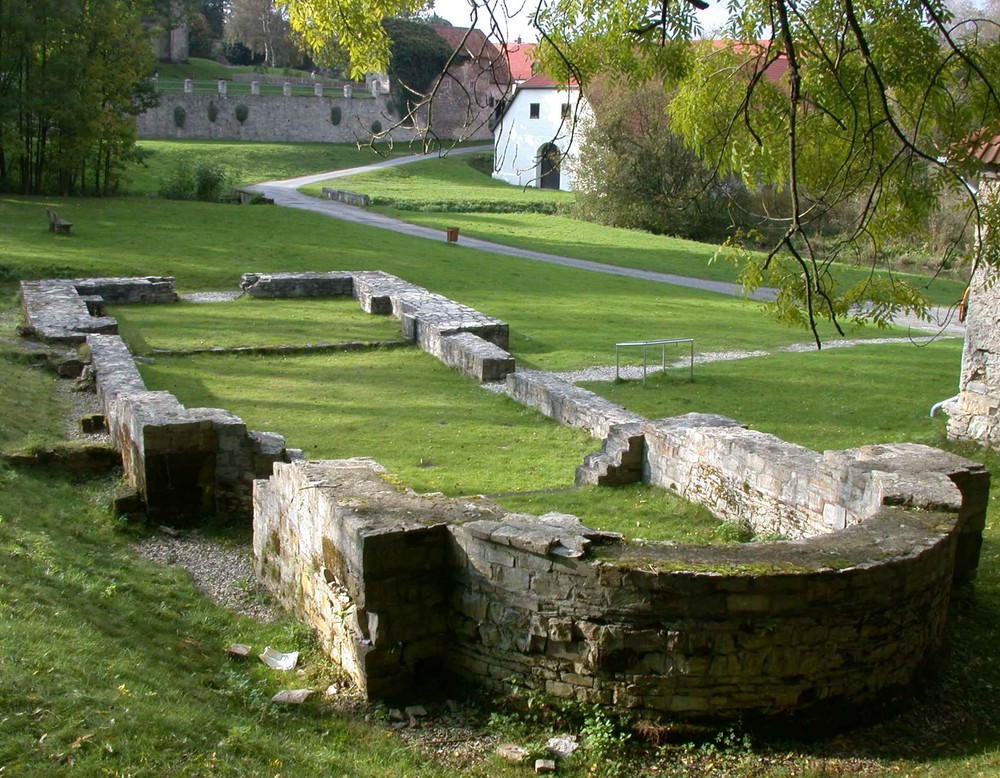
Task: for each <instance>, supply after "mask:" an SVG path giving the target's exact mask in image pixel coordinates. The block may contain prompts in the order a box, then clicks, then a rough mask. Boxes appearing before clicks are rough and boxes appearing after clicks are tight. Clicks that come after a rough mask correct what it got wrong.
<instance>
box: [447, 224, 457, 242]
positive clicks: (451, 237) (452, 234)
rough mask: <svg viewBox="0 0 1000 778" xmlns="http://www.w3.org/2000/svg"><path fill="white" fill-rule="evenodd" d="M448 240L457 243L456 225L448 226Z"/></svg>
mask: <svg viewBox="0 0 1000 778" xmlns="http://www.w3.org/2000/svg"><path fill="white" fill-rule="evenodd" d="M448 242H449V243H458V227H449V228H448Z"/></svg>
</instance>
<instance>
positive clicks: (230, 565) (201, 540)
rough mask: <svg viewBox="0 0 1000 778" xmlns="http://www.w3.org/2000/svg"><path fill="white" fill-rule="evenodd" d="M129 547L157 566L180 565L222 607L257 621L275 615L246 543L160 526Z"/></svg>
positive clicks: (275, 608)
mask: <svg viewBox="0 0 1000 778" xmlns="http://www.w3.org/2000/svg"><path fill="white" fill-rule="evenodd" d="M132 550H133V551H134V552H135V553H136V554H138V555H139V556H141V557H143V558H144V559H149V560H151V561H153V562H157V563H159V564H161V565H169V566H171V567H183V568H184V569H185V570H187V571H188V572H189V573H190V574H191V577H192V578H193V579H194V583H195V586H197V587H198V589H199V590H200V591H201V592H202V593H203V594H205V595H206V596H207V597H208V598H209V599H211V600H212V601H213V602H215V603H216V604H218V605H221V606H222V607H224V608H228V609H229V610H231V611H235V612H237V613H242V614H243V615H244V616H249V617H250V618H252V619H258V620H260V621H271V620H273V619H274V618H275V617H276V616H277V613H278V608H277V606H276V605H275V603H274V601H273V600H272V599H271V596H270V595H269V594H268V593H267V592H266V591H265V590H264V589H263V587H261V585H260V584H259V583H257V579H256V578H255V577H254V574H253V566H252V565H251V563H250V548H249V547H248V546H231V545H228V544H224V543H220V542H219V541H215V540H209V539H208V538H205V537H202V536H201V535H199V534H198V533H197V532H193V531H192V532H175V531H173V530H166V529H164V530H161V533H160V534H159V535H154V536H153V537H150V538H146V539H145V540H142V541H140V542H139V543H135V544H133V545H132Z"/></svg>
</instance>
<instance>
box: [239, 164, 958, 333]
mask: <svg viewBox="0 0 1000 778" xmlns="http://www.w3.org/2000/svg"><path fill="white" fill-rule="evenodd" d="M492 148H493V147H492V146H470V147H466V148H460V149H452V150H451V151H449V152H448V154H449V155H452V156H454V155H458V154H471V153H474V152H482V151H490V150H492ZM438 156H439V155H438V154H437V153H436V152H435V153H431V154H418V155H412V156H408V157H396V158H394V159H384V160H381V161H379V162H374V163H372V164H370V165H362V166H360V167H353V168H347V169H346V170H331V171H328V172H326V173H315V174H313V175H308V176H299V177H298V178H286V179H283V180H281V181H265V182H264V183H261V184H255V185H253V186H251V187H247V188H248V189H251V190H253V191H255V192H260V193H261V194H262V195H264V196H265V197H269V198H271V199H272V200H274V202H275V204H276V205H283V206H285V207H287V208H298V209H300V210H304V211H312V212H313V213H318V214H321V215H323V216H328V217H330V218H334V219H342V220H344V221H350V222H354V223H356V224H364V225H367V226H369V227H378V228H379V229H383V230H391V231H393V232H398V233H400V234H403V235H409V236H411V237H415V238H425V239H427V240H436V241H443V240H444V239H445V236H444V233H443V231H442V230H440V229H435V228H433V227H422V226H420V225H416V224H409V223H407V222H404V221H400V220H399V219H393V218H391V217H389V216H384V215H382V214H380V213H374V212H372V211H367V210H365V209H364V208H357V207H355V206H353V205H346V204H344V203H338V202H336V201H334V200H326V199H321V198H317V197H310V196H309V195H305V194H302V193H301V192H299V191H297V190H298V188H299V187H301V186H307V185H309V184H318V183H320V182H322V181H329V180H330V179H335V178H346V177H347V176H353V175H356V174H358V173H366V172H369V171H372V170H380V169H382V168H389V167H397V166H399V165H408V164H411V163H413V162H419V161H421V160H425V159H435V158H436V157H438ZM462 245H463V246H465V247H466V248H472V249H476V250H477V251H485V252H489V253H492V254H501V255H505V256H510V257H519V258H521V259H530V260H533V261H536V262H545V263H548V264H552V265H561V266H563V267H571V268H576V269H578V270H589V271H591V272H595V273H606V274H608V275H616V276H626V277H628V278H638V279H641V280H644V281H653V282H655V283H661V284H672V285H674V286H683V287H688V288H690V289H701V290H704V291H707V292H715V293H718V294H726V295H732V296H735V297H739V296H742V294H743V290H742V288H741V287H740V286H739V285H737V284H732V283H728V282H724V281H709V280H706V279H701V278H691V277H689V276H679V275H674V274H672V273H658V272H655V271H652V270H639V269H636V268H628V267H617V266H615V265H605V264H603V263H600V262H591V261H589V260H586V259H576V258H573V257H563V256H558V255H556V254H546V253H544V252H541V251H531V250H529V249H521V248H516V247H514V246H504V245H502V244H500V243H492V242H490V241H487V240H481V239H479V238H471V237H463V238H462ZM773 298H774V290H772V289H766V288H765V289H760V290H758V292H757V293H755V294H754V295H752V299H755V300H771V299H773ZM953 313H954V312H953V311H952V310H951V309H947V308H935V309H933V310H932V311H931V321H930V322H927V321H922V320H920V319H917V318H916V317H913V316H905V317H900V318H898V319H897V320H896V324H897V325H899V326H903V327H908V328H910V329H914V330H919V331H921V332H933V333H936V334H940V335H943V336H950V337H962V336H964V334H965V326H964V325H962V324H959V323H958V320H957V317H956V316H954V315H953ZM832 342H834V341H831V343H832Z"/></svg>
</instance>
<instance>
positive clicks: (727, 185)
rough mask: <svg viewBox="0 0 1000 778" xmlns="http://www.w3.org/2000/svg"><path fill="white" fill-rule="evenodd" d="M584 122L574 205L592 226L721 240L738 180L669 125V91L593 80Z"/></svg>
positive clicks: (741, 199) (738, 193)
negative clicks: (718, 171)
mask: <svg viewBox="0 0 1000 778" xmlns="http://www.w3.org/2000/svg"><path fill="white" fill-rule="evenodd" d="M588 97H589V102H590V105H591V106H592V108H593V116H592V117H588V120H587V121H585V122H584V123H583V125H582V127H583V129H582V133H581V139H580V156H579V160H578V162H577V163H576V164H575V167H576V186H575V190H576V208H577V210H578V212H579V214H580V216H581V217H582V218H584V219H586V220H587V221H593V222H599V223H601V224H609V225H611V226H614V227H625V228H630V229H640V230H646V231H647V232H653V233H657V234H667V235H676V236H679V237H684V238H692V239H694V240H711V241H722V240H725V239H726V236H727V233H728V229H729V227H730V225H731V224H732V218H731V216H730V213H731V209H732V208H733V206H734V201H736V203H735V204H737V205H744V204H745V201H746V197H745V196H744V195H745V194H746V192H745V190H744V189H743V187H742V186H741V185H740V184H739V182H737V181H734V180H733V179H732V178H728V179H723V178H719V177H718V176H714V175H713V171H712V170H711V169H710V168H709V167H707V166H706V165H705V164H704V163H703V162H702V160H701V159H699V157H698V156H697V155H696V154H695V153H694V152H693V151H691V149H689V148H688V147H687V146H686V145H685V144H684V141H683V139H682V138H681V137H680V136H679V135H677V133H675V132H673V131H671V129H670V127H669V126H668V125H667V123H666V122H665V120H664V115H665V113H666V110H667V106H668V105H669V103H670V94H669V93H668V92H667V91H666V90H665V89H664V88H663V85H662V84H660V83H658V82H645V83H642V84H636V85H632V84H627V83H626V84H621V83H609V82H608V81H607V80H601V81H598V82H596V83H595V84H594V85H593V86H592V88H591V89H590V90H589V94H588Z"/></svg>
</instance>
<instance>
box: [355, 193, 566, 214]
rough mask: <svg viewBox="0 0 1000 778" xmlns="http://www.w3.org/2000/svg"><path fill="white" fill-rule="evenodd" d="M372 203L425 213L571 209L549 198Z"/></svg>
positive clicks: (385, 200)
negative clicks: (526, 200)
mask: <svg viewBox="0 0 1000 778" xmlns="http://www.w3.org/2000/svg"><path fill="white" fill-rule="evenodd" d="M372 205H379V206H384V207H388V208H395V209H396V210H397V211H419V212H423V213H542V214H546V215H552V214H557V213H561V212H564V211H566V210H570V209H571V206H569V205H568V204H563V203H555V202H551V201H548V200H538V201H534V202H519V201H517V200H430V201H427V200H404V199H397V198H395V197H373V198H372Z"/></svg>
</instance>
